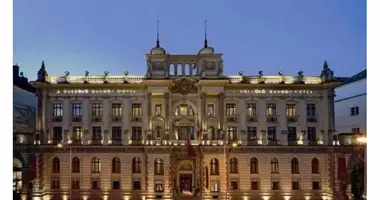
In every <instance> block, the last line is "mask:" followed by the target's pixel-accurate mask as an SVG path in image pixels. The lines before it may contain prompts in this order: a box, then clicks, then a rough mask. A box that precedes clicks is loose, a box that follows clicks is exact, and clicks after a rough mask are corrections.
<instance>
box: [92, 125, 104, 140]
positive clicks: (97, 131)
mask: <svg viewBox="0 0 380 200" xmlns="http://www.w3.org/2000/svg"><path fill="white" fill-rule="evenodd" d="M101 139H102V127H100V126H93V127H92V140H93V141H99V140H101Z"/></svg>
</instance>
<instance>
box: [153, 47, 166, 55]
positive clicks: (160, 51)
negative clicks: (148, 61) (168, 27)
mask: <svg viewBox="0 0 380 200" xmlns="http://www.w3.org/2000/svg"><path fill="white" fill-rule="evenodd" d="M150 54H151V55H165V54H166V51H165V49H164V48H162V47H160V46H158V47H157V46H156V47H153V48H152V49H151V50H150Z"/></svg>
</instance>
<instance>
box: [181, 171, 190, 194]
mask: <svg viewBox="0 0 380 200" xmlns="http://www.w3.org/2000/svg"><path fill="white" fill-rule="evenodd" d="M192 179H193V175H192V174H180V175H179V184H180V185H179V188H180V192H181V194H184V195H186V194H189V195H191V194H192V193H193V191H192V181H193V180H192Z"/></svg>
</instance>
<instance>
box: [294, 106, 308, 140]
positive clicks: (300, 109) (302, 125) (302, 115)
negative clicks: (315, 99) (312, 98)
mask: <svg viewBox="0 0 380 200" xmlns="http://www.w3.org/2000/svg"><path fill="white" fill-rule="evenodd" d="M296 112H297V115H298V124H299V127H298V130H297V132H298V134H299V138H300V139H301V138H302V142H303V145H308V140H307V125H306V104H305V100H300V102H299V103H298V104H297V108H296ZM303 131H305V132H303Z"/></svg>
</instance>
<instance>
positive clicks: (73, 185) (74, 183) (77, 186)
mask: <svg viewBox="0 0 380 200" xmlns="http://www.w3.org/2000/svg"><path fill="white" fill-rule="evenodd" d="M71 189H77V190H78V189H80V182H79V180H72V181H71Z"/></svg>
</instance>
